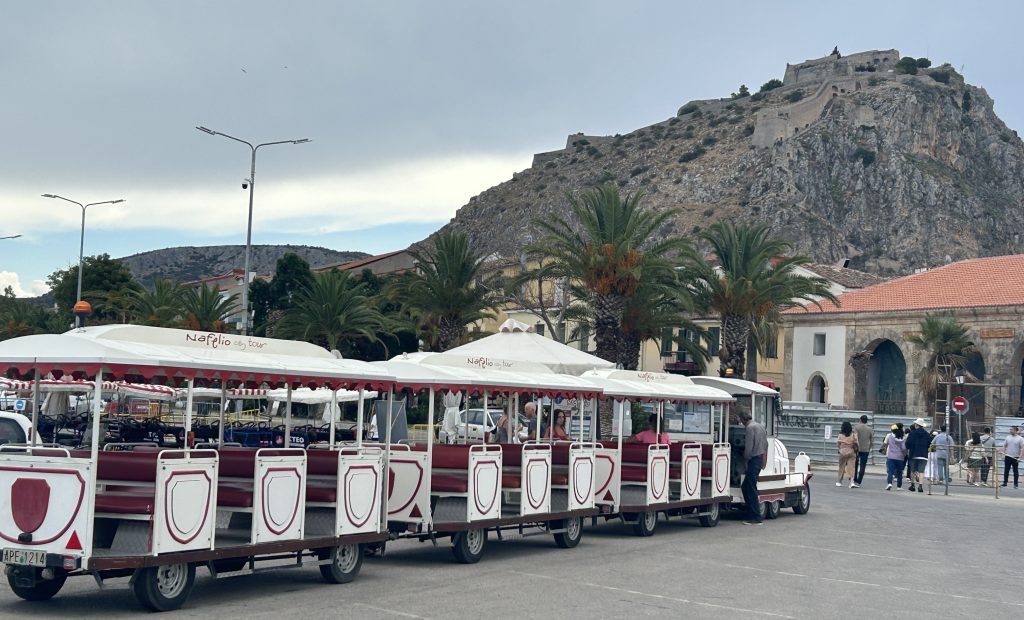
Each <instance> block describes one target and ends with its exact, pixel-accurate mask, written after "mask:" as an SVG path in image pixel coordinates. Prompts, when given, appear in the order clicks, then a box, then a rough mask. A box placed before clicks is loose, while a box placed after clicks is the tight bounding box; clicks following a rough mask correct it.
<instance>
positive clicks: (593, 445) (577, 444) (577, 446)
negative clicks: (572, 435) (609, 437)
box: [569, 441, 603, 450]
mask: <svg viewBox="0 0 1024 620" xmlns="http://www.w3.org/2000/svg"><path fill="white" fill-rule="evenodd" d="M601 447H603V446H601V445H600V444H598V443H597V442H596V441H574V442H572V443H570V444H569V450H597V449H598V448H601Z"/></svg>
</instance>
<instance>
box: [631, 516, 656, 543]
mask: <svg viewBox="0 0 1024 620" xmlns="http://www.w3.org/2000/svg"><path fill="white" fill-rule="evenodd" d="M656 527H658V511H656V510H649V511H647V512H640V513H637V515H636V523H634V524H633V533H634V534H636V535H637V536H643V537H647V536H653V535H654V529H655V528H656Z"/></svg>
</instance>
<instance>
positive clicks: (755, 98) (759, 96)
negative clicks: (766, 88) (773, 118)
mask: <svg viewBox="0 0 1024 620" xmlns="http://www.w3.org/2000/svg"><path fill="white" fill-rule="evenodd" d="M762 99H764V93H754V94H753V95H751V96H750V100H751V101H760V100H762Z"/></svg>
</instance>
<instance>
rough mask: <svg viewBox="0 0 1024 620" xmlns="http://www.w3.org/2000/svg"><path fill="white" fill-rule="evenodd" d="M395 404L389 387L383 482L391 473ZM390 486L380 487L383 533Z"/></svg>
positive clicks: (386, 520) (383, 485)
mask: <svg viewBox="0 0 1024 620" xmlns="http://www.w3.org/2000/svg"><path fill="white" fill-rule="evenodd" d="M394 403H395V388H394V386H391V387H389V388H388V402H387V411H386V412H385V414H384V424H385V428H384V472H385V473H384V480H385V481H386V480H388V478H389V476H390V472H391V409H392V408H393V407H394ZM377 434H378V435H380V416H377ZM389 486H390V485H389V484H387V482H385V483H384V484H382V485H381V487H383V488H382V489H381V495H383V496H384V497H383V498H382V499H381V502H380V505H381V506H382V509H381V512H380V519H381V527H382V528H383V530H384V531H387V528H388V492H389V489H388V487H389Z"/></svg>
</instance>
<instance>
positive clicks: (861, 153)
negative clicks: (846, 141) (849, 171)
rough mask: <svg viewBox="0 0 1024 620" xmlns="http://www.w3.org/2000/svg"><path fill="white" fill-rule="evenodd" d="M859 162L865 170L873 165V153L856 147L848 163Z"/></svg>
mask: <svg viewBox="0 0 1024 620" xmlns="http://www.w3.org/2000/svg"><path fill="white" fill-rule="evenodd" d="M858 159H859V160H860V162H861V163H862V164H863V165H864V167H865V168H867V167H868V166H870V165H871V164H873V163H875V152H874V151H869V150H867V149H865V148H862V147H857V150H856V151H854V152H853V153H852V154H851V155H850V161H856V160H858Z"/></svg>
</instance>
